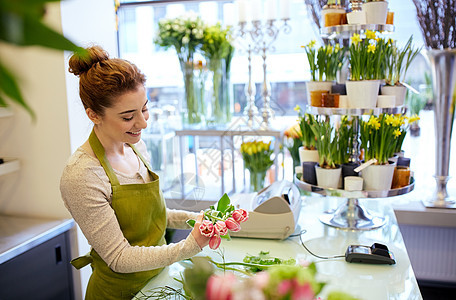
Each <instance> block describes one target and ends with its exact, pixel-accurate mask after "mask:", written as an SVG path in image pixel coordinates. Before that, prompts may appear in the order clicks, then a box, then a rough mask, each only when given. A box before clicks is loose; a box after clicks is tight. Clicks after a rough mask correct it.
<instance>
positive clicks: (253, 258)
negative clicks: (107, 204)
mask: <svg viewBox="0 0 456 300" xmlns="http://www.w3.org/2000/svg"><path fill="white" fill-rule="evenodd" d="M242 261H243V262H245V263H249V264H256V265H253V266H248V267H246V269H247V270H249V271H251V272H253V273H256V272H260V271H263V270H266V269H267V268H268V266H273V265H282V264H283V265H295V264H296V260H295V259H293V258H290V259H282V258H279V257H273V256H271V255H270V254H269V251H260V253H258V255H249V254H247V255H246V256H245V257H244V259H243V260H242Z"/></svg>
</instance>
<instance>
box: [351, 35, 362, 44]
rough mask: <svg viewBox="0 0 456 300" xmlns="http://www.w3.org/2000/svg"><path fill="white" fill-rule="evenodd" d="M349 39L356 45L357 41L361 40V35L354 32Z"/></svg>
mask: <svg viewBox="0 0 456 300" xmlns="http://www.w3.org/2000/svg"><path fill="white" fill-rule="evenodd" d="M351 41H352V44H354V45H355V46H357V45H358V43H359V42H361V37H360V36H359V34H357V33H354V34H353V36H352V38H351Z"/></svg>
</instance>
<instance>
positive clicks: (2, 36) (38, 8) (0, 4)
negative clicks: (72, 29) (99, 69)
mask: <svg viewBox="0 0 456 300" xmlns="http://www.w3.org/2000/svg"><path fill="white" fill-rule="evenodd" d="M49 2H60V0H33V1H32V0H27V1H25V0H24V1H11V0H0V20H1V22H0V41H3V42H6V43H9V44H12V45H16V46H42V47H46V48H49V49H55V50H69V51H74V52H77V53H79V54H81V55H84V54H85V53H86V51H85V49H83V48H81V47H78V46H77V45H75V44H74V43H73V42H71V41H70V40H68V39H67V38H65V37H64V36H63V35H62V34H61V33H59V32H57V31H55V30H54V29H52V28H50V27H48V26H47V25H46V24H44V23H43V17H44V15H45V13H46V5H47V4H48V3H49ZM9 102H12V103H15V104H18V105H19V106H20V107H22V108H24V109H25V110H26V111H27V112H28V113H29V114H30V116H31V117H32V119H34V120H35V118H36V116H35V113H34V111H33V110H32V108H31V107H30V106H29V105H28V103H27V102H26V100H25V98H24V97H23V95H22V92H21V90H20V87H19V83H18V82H17V79H16V77H15V75H14V74H13V72H11V71H10V70H9V69H8V68H7V67H6V66H5V65H3V63H2V62H1V61H0V107H1V106H4V107H6V106H8V105H9Z"/></svg>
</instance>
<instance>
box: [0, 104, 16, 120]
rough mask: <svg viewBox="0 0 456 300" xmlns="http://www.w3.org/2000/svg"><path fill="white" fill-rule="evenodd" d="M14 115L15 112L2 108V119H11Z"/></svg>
mask: <svg viewBox="0 0 456 300" xmlns="http://www.w3.org/2000/svg"><path fill="white" fill-rule="evenodd" d="M12 115H13V111H12V110H11V109H9V108H6V107H0V118H6V117H11V116H12Z"/></svg>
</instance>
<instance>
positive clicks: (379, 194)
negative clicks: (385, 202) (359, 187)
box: [294, 174, 415, 199]
mask: <svg viewBox="0 0 456 300" xmlns="http://www.w3.org/2000/svg"><path fill="white" fill-rule="evenodd" d="M299 175H300V174H297V175H296V177H295V178H294V182H295V184H296V185H297V186H298V187H299V188H300V189H301V190H303V191H308V192H314V193H318V194H321V195H325V196H331V197H342V198H357V199H358V198H387V197H394V196H399V195H404V194H407V193H410V192H411V191H413V189H414V188H415V179H414V178H413V177H412V178H411V179H410V181H411V183H410V184H409V185H407V186H405V187H402V188H399V189H391V190H386V191H353V192H350V191H345V190H341V189H325V188H321V187H319V186H316V185H312V184H309V183H307V182H305V181H302V180H300V179H299Z"/></svg>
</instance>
